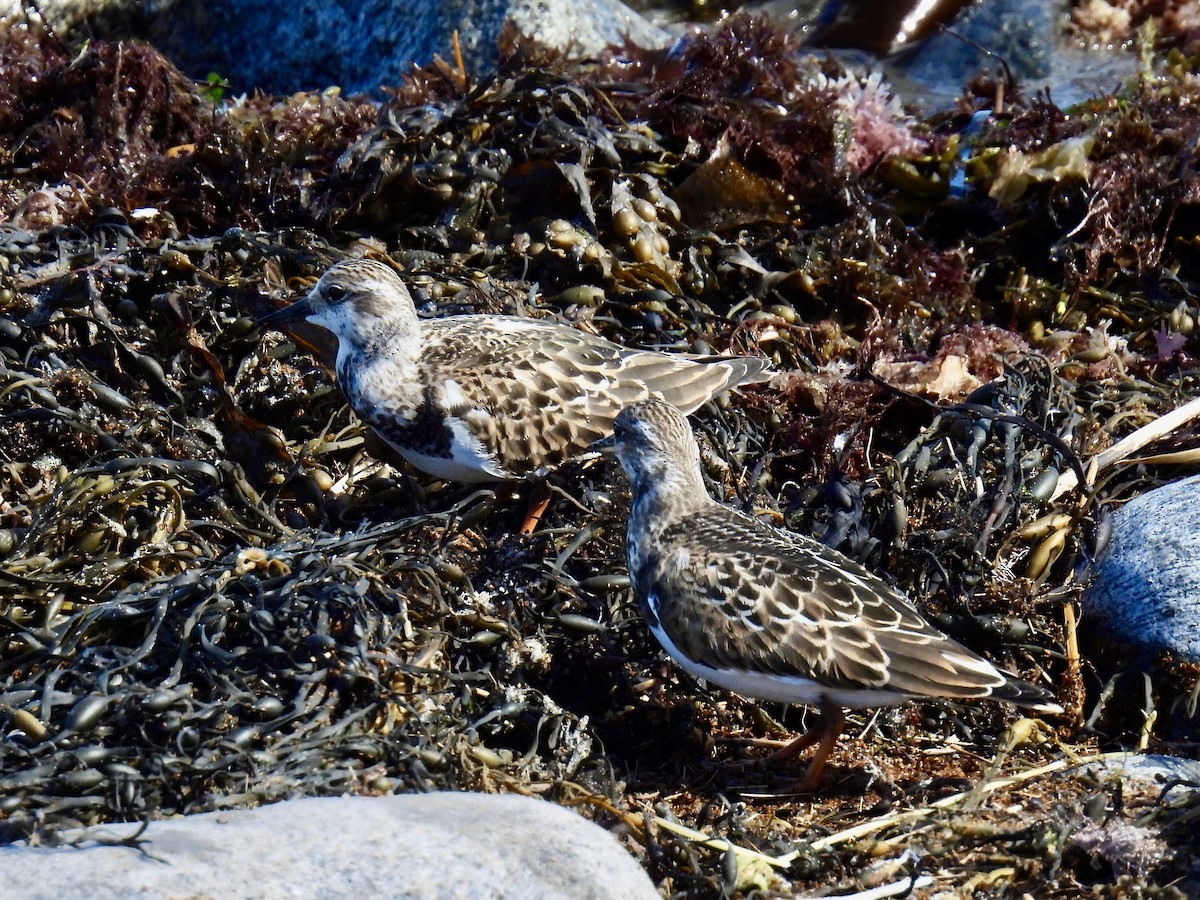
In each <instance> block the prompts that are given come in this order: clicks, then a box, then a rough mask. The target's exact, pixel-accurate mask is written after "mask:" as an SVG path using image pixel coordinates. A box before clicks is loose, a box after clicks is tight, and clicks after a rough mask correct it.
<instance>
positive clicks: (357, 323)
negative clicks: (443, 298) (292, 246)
mask: <svg viewBox="0 0 1200 900" xmlns="http://www.w3.org/2000/svg"><path fill="white" fill-rule="evenodd" d="M303 320H307V321H309V322H312V323H313V324H314V325H320V326H321V327H322V328H325V329H328V330H329V331H331V332H333V334H334V335H335V336H336V337H337V339H338V342H339V345H340V347H342V348H353V349H355V350H359V351H365V350H368V349H370V348H372V347H373V346H374V345H376V344H379V343H382V342H384V341H396V340H403V337H404V335H405V334H408V333H413V334H415V333H416V329H417V312H416V309H415V308H414V306H413V301H412V296H411V295H410V294H409V292H408V288H407V287H405V285H404V282H403V281H401V280H400V276H399V275H397V274H396V272H395V271H394V270H393V269H392V268H390V267H389V266H386V265H384V264H383V263H381V262H378V261H376V260H373V259H349V260H345V261H343V262H339V263H337V264H335V265H333V266H331V267H330V268H329V269H328V270H326V272H325V274H324V275H322V276H321V278H320V280H319V281H318V282H317V283H316V284H315V285H313V287H312V290H310V291H309V292H308V294H307V296H305V297H304V298H302V299H300V300H297V301H296V302H295V303H293V304H291V305H290V306H285V307H284V308H283V309H279V310H276V311H275V312H273V313H270V314H269V315H267V316H264V317H263V318H262V319H260V320H259V324H260V325H267V326H270V327H273V328H275V327H279V326H281V325H287V324H290V323H295V322H300V321H303Z"/></svg>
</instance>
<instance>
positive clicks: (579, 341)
mask: <svg viewBox="0 0 1200 900" xmlns="http://www.w3.org/2000/svg"><path fill="white" fill-rule="evenodd" d="M302 319H307V320H308V321H309V322H312V323H314V324H317V325H320V326H322V327H323V328H326V329H328V330H329V331H331V332H333V334H334V335H335V336H336V337H337V339H338V352H337V379H338V384H339V385H340V386H341V388H342V391H343V392H344V393H345V395H346V399H347V400H349V402H350V406H351V408H353V410H354V412H355V413H356V414H357V415H358V416H359V418H361V419H362V420H363V421H364V422H366V423H367V424H368V425H369V426H370V427H371V428H372V429H374V430H375V431H376V432H377V433H378V434H379V435H380V437H382V438H383V439H384V440H385V441H387V443H388V444H390V445H391V446H392V447H394V448H395V449H396V450H397V451H398V452H399V453H400V455H401V456H403V457H404V458H405V459H407V460H408V461H409V462H410V463H412V464H413V465H414V466H416V467H417V468H418V469H421V470H422V471H424V472H428V473H429V474H430V475H434V476H436V477H438V478H443V479H447V480H450V481H463V482H485V481H503V480H512V479H518V478H523V477H527V476H540V475H543V474H545V472H547V471H548V470H549V469H552V468H554V467H555V466H557V465H558V464H559V463H561V462H563V461H564V460H566V459H568V458H569V457H571V456H574V455H577V454H580V453H582V452H584V451H586V450H587V448H588V447H589V446H590V445H591V444H592V442H593V441H595V440H597V439H598V438H601V437H604V436H605V435H607V434H609V433H610V432H611V431H612V423H613V419H614V418H616V415H617V413H618V412H620V411H621V409H622V408H623V407H624V406H626V405H627V404H629V403H633V402H635V401H638V400H642V399H646V398H655V399H660V400H665V401H667V402H668V403H671V404H672V405H674V406H676V407H678V408H679V409H681V410H682V411H683V412H685V413H690V412H693V411H694V410H696V409H697V408H698V407H700V406H701V405H702V404H704V403H705V402H707V401H708V400H710V399H712V398H713V397H714V396H715V395H717V394H719V393H721V392H722V391H725V390H728V389H729V388H732V387H734V386H736V385H739V384H744V383H746V382H751V381H756V380H761V378H762V377H763V373H764V372H765V371H766V370H767V367H768V363H767V361H766V360H763V359H754V358H750V357H719V356H700V357H696V356H684V355H680V354H671V353H659V352H655V351H650V350H631V349H629V348H627V347H622V346H620V345H618V344H614V343H612V342H611V341H607V340H605V339H604V338H600V337H596V336H595V335H591V334H587V333H585V332H582V331H578V330H577V329H574V328H570V327H568V326H566V325H559V324H554V323H549V322H540V321H537V320H534V319H522V318H516V317H511V316H483V315H471V316H451V317H448V318H443V319H427V320H424V321H422V320H420V319H418V317H417V312H416V309H415V308H414V306H413V301H412V297H411V296H410V295H409V292H408V288H406V287H405V286H404V282H403V281H401V280H400V278H399V276H398V275H397V274H396V273H395V271H393V270H392V269H391V268H390V267H388V266H386V265H384V264H383V263H381V262H376V261H374V260H369V259H354V260H348V261H345V262H340V263H337V264H336V265H334V266H332V267H331V268H330V269H329V270H328V271H327V272H325V274H324V275H323V276H321V279H320V280H319V281H318V282H317V283H316V285H315V286H314V287H313V289H312V290H311V291H310V292H309V294H308V296H307V297H305V298H304V299H302V300H300V301H298V302H296V303H293V304H292V305H291V306H288V307H284V308H283V309H280V310H277V311H276V312H274V313H271V314H270V315H268V316H266V317H264V318H263V319H262V320H261V323H262V324H269V325H272V326H277V325H283V324H286V323H289V322H298V321H300V320H302Z"/></svg>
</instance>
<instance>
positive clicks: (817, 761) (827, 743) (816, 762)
mask: <svg viewBox="0 0 1200 900" xmlns="http://www.w3.org/2000/svg"><path fill="white" fill-rule="evenodd" d="M819 709H820V710H821V719H820V721H818V722H817V724H816V725H814V726H813V727H812V728H810V729H808V731H806V732H804V734H802V735H800V736H799V737H798V738H796V739H795V740H794V741H792V742H791V743H790V744H788V745H787V746H785V747H783V748H781V749H780V750H778V751H777V752H775V753H774V754H772V755H771V757H770V758H771V759H772V760H779V761H780V762H784V761H787V760H791V759H795V758H796V757H797V756H799V755H800V754H801V753H803V752H804V751H805V750H807V749H808V748H809V747H811V746H812V745H813V744H816V745H817V752H816V753H814V754H813V758H812V761H811V762H810V763H809V764H808V769H807V770H806V771H805V773H804V779H803V781H801V783H800V790H801V791H811V790H813V789H814V788H816V786H817V783H818V782H819V781H820V780H821V773H822V772H823V771H825V763H826V762H827V761H828V759H829V755H830V754H831V753H833V748H834V746H835V745H836V744H837V739H838V737H840V736H841V733H842V729H843V728H845V727H846V715H845V713H843V712H842V709H841V707H840V706H835V705H833V704H832V703H822V704H821V705H820V707H819Z"/></svg>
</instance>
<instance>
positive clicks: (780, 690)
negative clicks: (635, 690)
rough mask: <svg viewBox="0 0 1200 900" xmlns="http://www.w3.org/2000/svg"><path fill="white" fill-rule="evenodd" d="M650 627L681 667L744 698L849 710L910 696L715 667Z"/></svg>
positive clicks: (793, 677) (801, 677)
mask: <svg viewBox="0 0 1200 900" xmlns="http://www.w3.org/2000/svg"><path fill="white" fill-rule="evenodd" d="M650 630H651V631H652V632H653V633H654V636H655V637H656V638H658V642H659V643H660V644H662V646H663V649H664V650H666V651H667V653H668V654H670V656H671V658H672V659H673V660H675V662H676V663H678V664H679V666H680V668H682V669H684V670H685V671H687V672H688V673H690V674H692V675H694V676H696V677H697V678H703V679H704V680H705V681H707V682H709V683H710V684H715V685H717V686H718V687H723V688H725V689H726V690H729V691H734V692H735V693H738V694H741V695H742V696H743V697H753V698H754V699H756V700H773V701H775V702H776V703H803V704H805V705H807V706H817V705H819V704H821V703H833V704H835V705H837V706H843V707H846V708H848V709H868V708H871V707H876V706H894V705H896V704H897V703H903V702H904V701H905V700H909V699H911V695H910V694H902V693H898V692H896V691H888V690H879V689H871V688H866V689H863V690H861V691H859V690H847V689H844V688H831V687H826V686H824V685H821V684H818V683H817V682H815V681H813V680H811V679H809V678H804V677H803V676H801V675H768V674H765V673H763V672H752V671H749V670H747V669H714V668H712V666H706V665H705V664H704V663H699V662H696V661H694V660H691V659H688V658H687V657H686V656H684V655H683V653H682V652H680V650H679V648H678V647H676V646H675V642H674V641H672V640H671V638H670V637H669V636H668V635H667V633H666V632H665V631H663V630H662V628H661V627H653V626H652V627H651V628H650Z"/></svg>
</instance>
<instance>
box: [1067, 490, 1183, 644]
mask: <svg viewBox="0 0 1200 900" xmlns="http://www.w3.org/2000/svg"><path fill="white" fill-rule="evenodd" d="M1197 557H1200V475H1194V476H1192V477H1190V478H1184V479H1182V480H1181V481H1176V482H1172V483H1171V484H1168V485H1164V486H1163V487H1160V488H1157V489H1155V490H1152V491H1147V492H1146V493H1145V494H1142V495H1141V496H1139V497H1136V498H1135V499H1133V500H1130V501H1129V502H1128V503H1126V504H1125V505H1124V506H1123V507H1121V508H1120V509H1119V510H1117V511H1116V512H1115V513H1114V514H1113V516H1112V539H1111V540H1110V541H1109V544H1108V547H1107V548H1106V549H1105V550H1104V552H1103V553H1101V555H1100V558H1099V559H1098V560H1097V562H1096V565H1095V577H1094V580H1093V581H1092V584H1091V585H1090V587H1089V588H1088V590H1087V592H1086V593H1085V594H1084V598H1083V621H1082V625H1083V627H1087V628H1093V629H1096V630H1099V631H1100V632H1102V633H1103V634H1104V635H1105V636H1106V637H1107V638H1108V639H1109V640H1111V641H1113V642H1114V643H1118V644H1122V645H1127V646H1131V647H1134V648H1136V649H1138V650H1139V651H1140V652H1141V653H1142V654H1143V655H1146V656H1149V655H1153V654H1155V653H1158V652H1160V651H1163V650H1166V651H1169V652H1170V653H1173V654H1174V655H1176V656H1178V657H1180V658H1181V659H1187V660H1193V661H1200V567H1198V566H1197V565H1196V559H1197Z"/></svg>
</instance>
